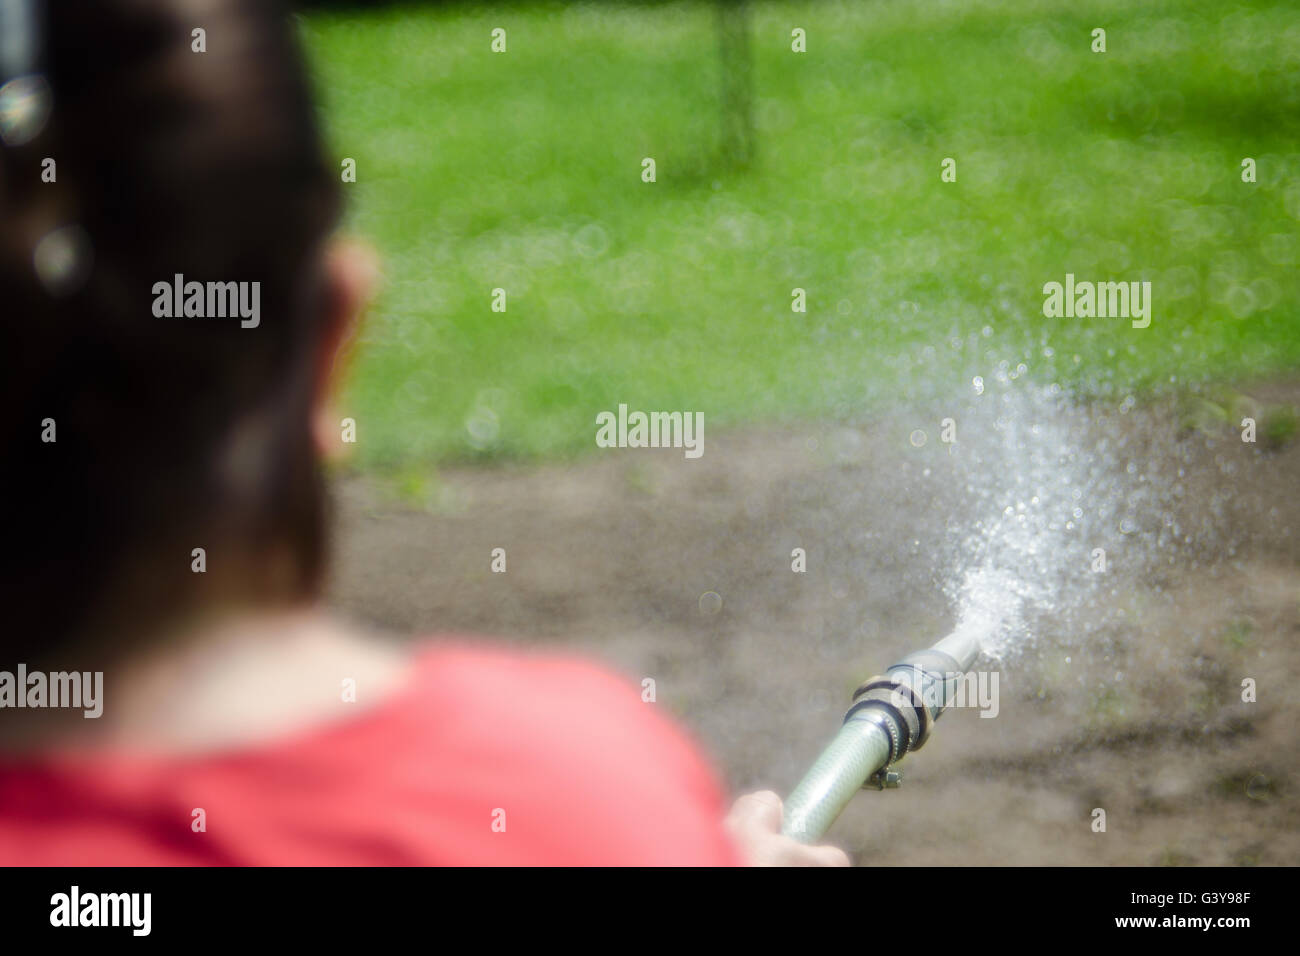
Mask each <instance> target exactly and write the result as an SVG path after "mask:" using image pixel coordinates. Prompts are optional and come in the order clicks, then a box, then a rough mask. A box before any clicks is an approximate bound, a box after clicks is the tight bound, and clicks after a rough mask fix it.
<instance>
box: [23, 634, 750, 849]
mask: <svg viewBox="0 0 1300 956" xmlns="http://www.w3.org/2000/svg"><path fill="white" fill-rule="evenodd" d="M413 667H414V669H415V673H414V675H413V680H412V681H411V682H410V683H409V684H408V686H407V688H406V689H405V690H404V691H402V692H400V693H398V694H396V695H394V696H393V697H391V698H389V699H387V700H386V701H385V702H383V703H382V704H379V705H377V706H375V707H374V708H372V709H370V710H366V711H363V712H361V713H358V714H357V715H355V716H354V717H353V718H351V719H349V720H347V721H343V722H339V723H336V724H332V725H327V726H323V727H321V728H319V729H316V730H313V731H310V732H307V733H305V734H300V735H298V736H296V737H294V738H292V739H287V740H284V741H280V742H277V743H274V744H269V745H265V746H257V747H252V748H248V749H239V750H233V751H227V752H221V753H218V754H214V755H204V756H194V757H156V758H150V757H134V756H131V757H128V756H122V755H116V754H114V755H108V754H104V755H96V756H94V757H90V758H78V759H77V760H76V761H74V760H73V759H72V758H66V757H65V758H59V759H54V758H45V759H36V758H28V757H22V758H16V759H8V760H5V761H3V762H0V864H3V865H37V866H42V865H74V866H99V865H116V866H137V865H179V864H209V865H276V866H278V865H308V866H310V865H401V864H452V865H531V864H543V865H589V864H612V865H623V864H634V865H635V864H642V865H707V866H716V865H729V864H735V863H737V862H739V861H738V858H737V855H736V851H735V849H734V848H733V846H732V844H731V842H730V840H729V839H728V838H727V836H726V834H725V832H724V830H723V828H722V822H721V821H722V805H721V800H720V792H719V788H718V785H717V782H716V780H715V778H714V776H713V774H712V772H711V771H710V770H709V768H708V766H707V765H706V764H705V762H704V760H703V759H702V758H701V756H700V754H699V753H698V751H697V750H696V749H695V747H694V746H693V745H692V744H691V743H690V741H689V740H688V739H687V738H686V736H685V735H684V734H683V733H682V732H681V731H680V730H678V729H677V727H676V726H675V725H674V724H673V723H671V722H670V721H669V720H667V719H665V717H664V716H663V714H662V711H661V710H660V706H661V705H659V704H655V703H644V702H642V700H641V694H640V689H639V688H638V687H637V686H636V685H634V684H632V683H630V682H628V681H625V680H621V679H619V678H617V677H614V676H612V675H610V674H609V673H607V672H605V671H603V670H601V669H600V668H598V667H596V666H594V665H592V664H589V663H586V662H584V661H581V660H575V659H571V658H559V657H540V656H529V655H526V654H523V653H511V652H506V651H499V650H482V649H471V648H467V647H456V646H445V645H439V646H434V647H431V648H429V649H427V650H425V651H423V652H422V653H421V654H419V655H418V656H417V657H416V659H415V661H414V664H413ZM0 719H3V713H0ZM196 808H202V809H203V810H204V811H205V814H206V831H205V832H195V831H194V830H193V828H192V825H193V822H194V820H195V817H194V815H193V811H194V810H195V809H196Z"/></svg>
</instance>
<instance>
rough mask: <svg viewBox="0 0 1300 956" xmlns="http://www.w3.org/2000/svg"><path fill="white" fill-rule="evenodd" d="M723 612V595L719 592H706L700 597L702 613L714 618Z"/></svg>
mask: <svg viewBox="0 0 1300 956" xmlns="http://www.w3.org/2000/svg"><path fill="white" fill-rule="evenodd" d="M721 610H722V595H720V594H719V593H718V592H717V591H705V592H704V593H703V594H701V595H700V613H701V614H704V615H707V616H709V617H712V616H713V615H714V614H717V613H718V612H719V611H721Z"/></svg>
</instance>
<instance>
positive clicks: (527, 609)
mask: <svg viewBox="0 0 1300 956" xmlns="http://www.w3.org/2000/svg"><path fill="white" fill-rule="evenodd" d="M1249 395H1250V397H1251V399H1254V400H1256V401H1258V402H1259V403H1261V405H1260V407H1263V406H1264V405H1267V404H1268V403H1273V402H1288V403H1295V402H1297V401H1298V400H1300V385H1295V386H1292V385H1285V386H1279V385H1274V386H1268V387H1259V388H1256V389H1252V390H1249ZM1004 401H1007V400H1004ZM980 402H982V404H980V403H977V402H967V403H965V404H962V405H961V406H960V407H958V408H957V409H956V411H955V413H954V412H950V411H948V410H945V409H941V408H935V409H927V410H926V411H925V413H924V414H918V413H917V412H916V411H915V410H909V411H908V412H906V413H897V414H893V415H883V416H881V417H879V418H877V419H874V420H872V421H869V422H864V423H860V424H857V425H853V426H820V425H819V426H809V427H806V428H804V427H784V428H781V429H748V430H738V431H730V432H720V433H708V434H706V445H705V454H704V456H703V457H702V458H700V459H698V460H691V461H688V460H686V459H685V458H684V456H683V454H682V452H681V451H680V450H650V449H620V450H609V451H603V452H595V451H593V453H592V454H591V455H590V456H588V457H587V458H586V459H584V460H582V461H580V462H578V463H576V464H572V465H548V466H537V467H493V468H458V469H451V470H445V471H442V472H441V473H440V474H439V486H438V493H437V494H436V496H435V497H434V500H433V501H431V502H430V504H429V507H427V508H424V509H421V508H417V507H413V506H412V505H410V504H402V503H399V502H398V501H397V500H396V499H394V498H393V497H392V496H391V495H390V494H388V493H387V492H386V491H385V486H384V485H383V484H382V483H380V482H377V481H374V480H370V479H365V478H357V477H351V478H344V479H340V481H339V482H338V483H337V486H336V489H335V491H336V500H337V505H338V510H339V518H340V522H339V530H338V535H337V540H336V557H335V564H334V578H333V592H332V593H333V602H334V604H335V605H336V606H337V607H339V608H340V609H342V610H344V611H346V612H347V613H349V614H351V615H352V616H353V617H355V618H358V619H360V620H361V621H364V622H367V623H370V624H377V625H381V626H383V627H385V628H387V629H390V630H392V631H394V632H398V633H404V634H420V635H428V634H434V633H439V632H458V633H473V634H483V635H492V636H494V637H499V638H501V639H504V640H506V641H509V642H512V643H517V644H519V645H527V646H532V647H538V646H547V647H565V648H569V649H574V648H576V649H580V650H582V651H584V652H587V653H589V654H592V655H595V656H598V657H599V658H601V659H603V660H605V661H607V662H608V663H609V664H611V665H612V666H614V667H615V668H617V669H619V670H621V671H623V672H624V673H625V674H627V675H628V677H629V693H636V694H639V693H640V682H641V679H642V678H644V677H651V678H653V679H654V680H655V682H656V691H657V702H656V703H654V704H647V705H646V706H656V707H662V708H664V709H665V710H667V711H669V712H671V713H672V714H674V715H676V717H677V718H678V719H679V720H680V721H681V722H682V723H684V724H685V725H686V726H687V727H689V728H690V729H691V730H692V731H693V732H694V734H695V735H696V737H697V738H698V739H699V740H700V742H701V743H702V745H703V746H704V748H705V749H706V750H707V751H708V752H709V753H711V754H712V755H713V757H714V758H715V761H716V763H717V765H718V767H719V769H720V771H721V773H722V774H723V776H724V777H725V780H726V783H727V784H728V786H729V787H731V789H732V790H733V792H742V791H744V790H747V789H755V788H759V787H765V788H772V789H774V790H777V791H778V792H780V793H787V792H789V790H790V789H791V788H792V786H793V785H794V784H795V782H796V781H797V780H798V778H799V776H800V775H801V774H802V772H803V771H804V770H805V769H806V767H807V766H808V764H809V763H810V762H811V761H812V759H813V758H814V757H815V756H816V754H817V752H818V751H819V749H820V748H821V747H822V746H823V745H824V744H825V743H826V741H827V740H828V739H829V738H830V736H831V735H832V734H833V732H834V730H835V728H836V727H837V725H838V722H839V719H840V717H841V716H842V713H843V710H844V708H845V706H846V705H847V703H848V701H849V697H850V694H851V693H852V690H853V688H854V687H855V686H856V685H857V684H858V683H859V682H860V681H861V680H862V679H864V678H866V677H868V676H871V675H872V674H875V673H878V672H880V671H881V670H883V669H884V667H885V666H886V665H888V664H890V663H892V662H893V661H894V660H895V659H897V658H898V657H900V656H901V655H902V654H903V653H905V652H907V651H909V650H912V649H915V648H919V647H922V646H925V645H928V644H930V643H933V641H934V640H936V639H937V638H939V637H942V636H943V635H944V634H946V633H947V632H948V631H949V630H950V629H951V628H952V627H953V625H954V622H955V620H956V615H957V614H958V613H959V606H960V604H959V601H955V600H954V597H953V595H954V591H953V582H954V581H955V580H957V579H958V572H959V571H960V570H961V568H962V565H963V562H969V561H971V560H972V558H971V555H972V553H973V552H972V550H971V547H972V545H971V542H972V541H976V540H978V539H979V537H980V534H981V533H984V534H986V535H988V536H991V538H992V539H996V538H997V536H998V535H999V534H1000V533H1001V532H1000V531H998V530H997V528H998V527H1001V526H998V525H996V521H995V520H993V519H997V520H1000V518H999V516H1001V515H1002V514H1003V511H1004V508H1008V507H1009V508H1012V509H1015V508H1016V507H1017V506H1020V505H1024V504H1025V503H1026V502H1029V505H1028V508H1029V511H1030V513H1031V515H1032V513H1033V510H1034V508H1035V507H1040V508H1049V509H1056V511H1059V510H1060V509H1059V508H1058V507H1057V505H1058V503H1059V502H1060V501H1065V502H1066V504H1067V507H1066V510H1068V505H1069V503H1070V501H1071V500H1072V501H1075V502H1077V503H1078V504H1080V505H1081V506H1083V510H1084V511H1085V512H1086V514H1085V516H1084V518H1082V519H1080V520H1079V521H1077V522H1076V523H1075V524H1074V525H1073V526H1072V528H1066V527H1065V526H1064V524H1063V522H1064V521H1065V520H1066V519H1067V518H1068V517H1069V515H1068V514H1066V513H1065V512H1061V513H1060V514H1057V513H1055V512H1053V513H1052V514H1050V515H1049V516H1048V517H1047V518H1045V519H1044V520H1049V519H1050V521H1051V522H1052V526H1051V527H1050V528H1048V527H1046V526H1044V527H1041V528H1038V530H1036V531H1035V526H1034V525H1032V524H1031V525H1030V526H1029V531H1030V534H1029V536H1028V537H1025V530H1024V528H1023V527H1022V528H1021V529H1020V533H1021V538H1020V542H1021V543H1020V546H1019V549H1018V550H1015V551H1014V553H1001V555H1002V556H1001V557H999V553H1000V552H998V550H997V548H994V549H993V560H994V561H995V562H996V561H1006V562H1009V564H1008V567H1010V568H1011V569H1012V570H1014V571H1015V572H1016V573H1017V574H1020V575H1022V576H1023V577H1025V578H1041V579H1042V582H1041V587H1039V588H1037V590H1034V592H1033V596H1032V597H1031V600H1030V602H1029V603H1030V604H1031V605H1032V606H1028V607H1026V608H1025V613H1024V621H1023V623H1022V626H1021V627H1020V628H1019V629H1018V632H1017V633H1018V641H1017V644H1016V646H1015V647H1014V648H1013V649H1012V650H1011V651H1010V652H1009V653H1007V654H1006V655H1005V656H1004V658H1003V659H1002V660H1000V661H996V662H990V663H987V664H986V667H987V668H989V669H997V671H998V674H999V678H1000V683H999V689H1000V701H999V704H1000V711H999V713H998V715H997V717H996V718H994V719H983V718H981V717H980V716H979V713H978V711H976V710H954V711H952V712H949V713H948V714H945V715H944V717H943V719H942V720H941V721H940V723H939V724H938V726H937V728H936V733H935V736H934V738H933V739H932V740H931V741H930V742H929V743H928V744H927V746H926V748H925V749H924V750H923V751H922V752H921V753H919V754H915V755H913V756H910V757H909V758H908V759H907V760H906V761H904V762H903V764H902V766H901V769H902V771H903V776H904V782H903V785H902V787H901V788H900V789H898V790H894V791H886V792H883V793H874V792H871V793H863V794H861V795H859V797H857V798H856V799H855V801H854V802H853V804H852V805H851V806H850V807H849V809H848V810H847V811H846V812H845V814H844V815H843V816H842V817H841V818H840V820H839V821H838V822H837V824H836V825H835V827H834V828H833V830H832V831H831V833H830V834H829V837H828V839H829V840H831V841H832V842H836V843H838V844H840V845H841V846H844V847H845V848H846V849H848V850H849V851H850V852H851V853H852V854H853V855H854V856H855V859H856V860H857V862H859V863H888V864H984V865H989V864H992V865H999V864H1012V865H1015V864H1085V865H1088V864H1136V865H1148V864H1244V865H1249V864H1296V863H1300V796H1298V794H1297V778H1296V772H1297V768H1298V767H1300V746H1297V742H1296V731H1297V717H1298V716H1300V693H1298V692H1297V687H1298V686H1300V684H1298V683H1297V682H1298V681H1300V500H1298V498H1297V490H1298V489H1300V442H1297V441H1291V442H1289V443H1287V444H1284V445H1283V446H1282V447H1280V448H1271V449H1270V448H1265V447H1263V446H1262V445H1250V444H1245V443H1243V442H1242V441H1241V438H1240V433H1239V429H1235V428H1234V427H1232V423H1231V422H1227V421H1217V422H1216V421H1213V420H1210V421H1206V420H1205V418H1204V416H1203V415H1200V413H1199V412H1197V411H1196V410H1195V409H1196V407H1197V406H1196V404H1195V403H1193V405H1192V406H1191V407H1192V408H1193V411H1192V412H1191V413H1189V412H1188V408H1189V406H1188V405H1187V403H1186V400H1185V399H1183V400H1173V399H1164V400H1160V401H1158V402H1156V403H1154V404H1152V405H1150V406H1146V405H1143V404H1142V403H1137V404H1136V405H1128V406H1121V405H1118V404H1109V405H1093V406H1088V407H1081V408H1062V407H1054V406H1050V404H1049V403H1042V402H1035V403H1029V404H1025V403H1019V404H1017V403H1011V404H1003V405H999V404H997V402H995V401H993V399H992V398H991V397H990V396H985V397H984V399H981V400H980ZM1245 407H1246V408H1247V410H1248V411H1249V410H1250V408H1252V407H1254V406H1251V405H1250V404H1249V403H1247V405H1246V406H1245ZM1230 411H1231V412H1232V414H1233V416H1234V417H1235V416H1239V415H1240V414H1241V409H1240V408H1237V409H1231V410H1230ZM947 414H953V416H954V418H955V420H956V423H957V428H958V432H957V439H958V440H957V442H956V444H955V445H948V444H944V443H943V442H940V441H939V435H938V431H939V429H938V422H939V420H940V418H941V417H943V416H945V415H947ZM1197 426H1199V427H1197ZM917 429H924V430H926V432H927V436H926V441H925V442H924V443H923V444H920V445H919V447H918V445H917V438H916V435H915V431H916V430H917ZM1039 485H1042V486H1043V488H1042V489H1040V488H1039V487H1038V486H1039ZM1058 485H1059V486H1060V487H1059V489H1058V488H1057V486H1058ZM1071 488H1073V489H1077V490H1079V491H1081V492H1082V494H1081V495H1079V496H1076V497H1075V498H1073V499H1067V498H1065V497H1064V496H1063V494H1058V490H1059V491H1061V492H1063V491H1064V490H1067V489H1071ZM1039 494H1042V496H1043V503H1040V504H1039V505H1035V504H1033V499H1035V498H1037V496H1038V495H1039ZM1010 514H1011V515H1012V517H1013V518H1014V517H1015V515H1014V511H1013V512H1010ZM990 516H992V518H991V517H990ZM1058 519H1059V520H1058ZM1008 520H1010V519H1008ZM991 521H992V523H991ZM990 527H992V528H993V530H991V531H990V530H989V528H990ZM1026 542H1028V543H1027V544H1026ZM1094 546H1096V547H1104V548H1106V549H1107V553H1108V559H1109V566H1108V569H1107V571H1106V573H1105V574H1104V575H1102V574H1097V573H1095V572H1094V571H1093V570H1092V569H1091V567H1090V566H1089V562H1088V556H1089V555H1090V553H1091V549H1092V547H1094ZM498 547H500V548H505V549H506V553H507V561H508V571H507V573H505V574H493V573H490V571H489V555H490V552H491V550H492V549H493V548H498ZM796 547H802V548H804V549H806V551H807V554H808V570H807V573H804V574H796V573H793V572H792V571H791V550H792V549H793V548H796ZM1031 590H1033V589H1031ZM706 592H713V593H714V594H716V595H717V596H718V598H720V601H719V600H716V599H714V598H713V597H711V596H708V597H704V598H703V600H702V596H703V595H706ZM1245 678H1253V679H1254V680H1255V681H1256V682H1257V695H1258V700H1257V702H1255V703H1247V702H1243V700H1242V681H1243V679H1245ZM1094 808H1102V809H1104V810H1105V811H1106V824H1107V826H1106V832H1104V833H1097V832H1094V831H1093V828H1092V821H1093V810H1094Z"/></svg>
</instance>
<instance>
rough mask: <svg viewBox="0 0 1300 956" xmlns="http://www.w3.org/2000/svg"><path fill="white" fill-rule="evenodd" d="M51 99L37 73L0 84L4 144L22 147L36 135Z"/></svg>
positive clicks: (0, 135) (0, 130) (0, 133)
mask: <svg viewBox="0 0 1300 956" xmlns="http://www.w3.org/2000/svg"><path fill="white" fill-rule="evenodd" d="M53 99H54V98H53V96H52V94H51V93H50V84H49V83H48V82H47V81H46V79H45V77H44V76H41V75H40V74H39V73H32V74H28V75H27V76H16V77H14V78H13V79H12V80H10V81H9V82H8V83H6V84H5V85H4V86H0V139H2V140H4V143H5V145H6V146H22V145H23V144H24V143H30V142H31V141H32V140H34V139H35V138H36V137H37V136H39V135H40V132H41V130H42V129H44V128H45V121H46V120H48V119H49V118H50V109H51V106H52V105H53Z"/></svg>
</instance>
